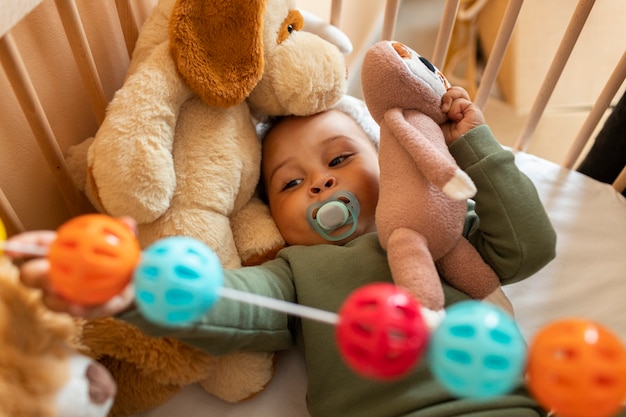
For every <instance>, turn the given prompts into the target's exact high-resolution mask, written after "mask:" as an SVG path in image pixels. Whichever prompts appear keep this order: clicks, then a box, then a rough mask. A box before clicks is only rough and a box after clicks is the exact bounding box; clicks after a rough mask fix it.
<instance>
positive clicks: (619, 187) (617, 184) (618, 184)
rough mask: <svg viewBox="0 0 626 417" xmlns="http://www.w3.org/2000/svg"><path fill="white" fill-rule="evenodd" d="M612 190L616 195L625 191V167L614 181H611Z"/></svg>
mask: <svg viewBox="0 0 626 417" xmlns="http://www.w3.org/2000/svg"><path fill="white" fill-rule="evenodd" d="M613 188H615V190H616V191H617V192H618V193H623V192H624V190H626V166H625V167H624V168H622V171H621V172H620V173H619V175H618V176H617V178H615V181H613Z"/></svg>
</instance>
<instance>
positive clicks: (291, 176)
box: [262, 110, 379, 245]
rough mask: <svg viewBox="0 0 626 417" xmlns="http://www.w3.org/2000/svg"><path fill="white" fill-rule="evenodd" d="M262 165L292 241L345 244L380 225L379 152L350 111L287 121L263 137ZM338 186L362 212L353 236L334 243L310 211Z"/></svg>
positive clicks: (273, 206)
mask: <svg viewBox="0 0 626 417" xmlns="http://www.w3.org/2000/svg"><path fill="white" fill-rule="evenodd" d="M262 170H263V177H264V181H265V188H266V191H267V196H268V199H269V205H270V211H271V213H272V217H273V218H274V221H275V222H276V225H277V226H278V229H279V230H280V233H281V234H282V236H283V238H284V239H285V241H286V242H287V243H288V244H289V245H315V244H320V243H338V244H343V243H346V241H348V240H352V239H354V238H355V237H357V236H360V235H362V234H365V233H369V232H373V231H375V230H376V226H375V223H374V214H375V211H376V203H377V201H378V185H379V168H378V154H377V151H376V148H375V147H374V145H373V144H372V142H371V141H370V139H369V138H368V137H367V135H366V134H365V132H364V131H363V130H362V129H361V127H360V126H359V125H358V124H357V123H356V122H355V121H354V120H353V119H352V118H350V117H349V116H347V115H345V114H344V113H342V112H340V111H336V110H331V111H327V112H324V113H319V114H316V115H313V116H308V117H298V118H292V119H287V120H284V121H282V122H281V123H280V124H279V125H278V126H276V127H275V128H274V129H273V130H272V131H271V132H270V133H269V134H268V136H267V137H266V138H265V141H264V142H263V166H262ZM337 191H350V192H351V193H353V194H354V195H355V196H356V198H357V200H358V201H359V204H360V207H361V213H360V215H359V219H358V226H357V229H356V230H355V232H354V233H353V234H352V235H351V236H350V237H349V238H346V239H345V240H342V241H339V242H329V241H327V240H326V239H324V238H323V237H322V236H320V235H319V234H318V233H317V232H316V231H315V230H313V229H312V228H311V226H309V224H308V222H307V219H306V210H307V208H308V207H309V206H310V205H311V204H313V203H316V202H320V201H324V200H326V199H327V198H329V197H330V196H331V195H332V194H334V193H335V192H337ZM350 227H351V226H350V225H346V226H343V227H342V228H340V229H338V230H337V231H336V234H337V235H339V234H341V233H343V232H344V231H346V230H348V229H349V228H350Z"/></svg>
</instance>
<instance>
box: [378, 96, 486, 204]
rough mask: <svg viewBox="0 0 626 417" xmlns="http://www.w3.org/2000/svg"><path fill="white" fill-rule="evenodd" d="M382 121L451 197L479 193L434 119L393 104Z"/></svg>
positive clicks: (464, 196) (418, 164)
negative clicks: (450, 151)
mask: <svg viewBox="0 0 626 417" xmlns="http://www.w3.org/2000/svg"><path fill="white" fill-rule="evenodd" d="M383 123H384V124H385V126H386V127H387V128H388V129H389V131H390V133H391V135H392V137H393V138H394V140H396V141H397V143H398V144H399V145H400V146H401V147H402V148H403V149H404V150H405V151H406V152H407V154H408V155H410V157H411V158H412V159H413V161H415V165H416V166H417V167H418V168H419V170H420V171H421V173H422V175H424V177H426V178H427V179H428V180H429V181H430V182H431V183H433V184H434V185H435V186H437V187H438V188H440V189H442V190H443V191H444V192H445V193H446V194H447V195H448V196H449V197H451V198H453V199H455V200H463V199H467V198H470V197H472V196H473V195H474V194H476V187H475V186H474V183H473V182H472V180H471V179H470V177H469V176H468V175H467V174H465V172H463V170H461V169H460V168H459V167H458V165H457V164H456V162H455V161H454V158H452V155H450V153H449V152H448V151H447V147H446V145H445V138H444V136H443V132H442V131H441V128H440V127H439V125H437V123H435V121H433V119H431V118H430V117H429V116H427V115H425V114H423V113H421V112H419V111H413V112H411V111H408V110H402V109H400V108H392V109H390V110H388V111H387V112H386V113H385V115H384V118H383Z"/></svg>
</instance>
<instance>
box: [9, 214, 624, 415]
mask: <svg viewBox="0 0 626 417" xmlns="http://www.w3.org/2000/svg"><path fill="white" fill-rule="evenodd" d="M5 240H6V230H5V228H4V225H3V224H2V222H1V221H0V242H3V243H4V241H5ZM3 247H4V246H3V245H0V249H1V248H3ZM11 248H12V250H16V251H19V252H23V253H30V252H31V251H32V255H34V256H41V255H42V254H43V253H45V252H43V253H42V252H41V249H42V248H35V247H32V246H29V245H21V246H19V247H18V245H17V244H16V246H11ZM47 256H48V259H49V261H50V283H51V285H52V287H53V289H54V290H55V291H57V292H58V293H59V294H60V295H62V296H63V297H65V298H67V299H68V300H70V301H73V302H76V303H79V304H83V305H95V304H101V303H103V302H106V301H108V300H109V299H110V298H112V297H113V296H115V295H116V294H118V293H119V292H121V291H122V290H123V289H124V288H125V287H126V285H128V283H129V281H130V280H131V278H134V284H135V289H136V301H137V306H138V308H139V310H140V311H141V312H142V314H143V315H144V316H146V318H147V319H148V320H150V321H153V322H155V323H157V324H161V325H165V326H173V327H176V326H185V325H190V324H192V323H193V322H195V321H197V320H199V319H200V318H201V317H202V316H203V315H204V314H206V312H207V310H209V309H210V308H211V307H212V306H213V305H214V303H215V302H216V301H217V300H218V299H219V298H220V297H226V298H230V299H233V300H238V301H240V302H246V303H251V304H256V305H259V306H263V307H267V308H271V309H275V310H277V311H282V312H285V313H288V314H293V315H299V316H301V317H305V318H310V319H313V320H318V321H324V322H327V323H329V324H332V325H336V326H337V328H336V338H337V345H338V348H339V351H340V353H341V354H342V356H343V358H344V360H345V361H346V363H347V364H348V366H349V367H351V368H352V369H353V370H354V371H355V372H356V373H358V374H360V375H361V376H364V377H366V378H371V379H377V380H392V379H395V378H399V377H402V376H403V375H405V374H406V373H407V372H409V371H410V369H411V368H412V367H413V366H414V365H415V364H416V362H417V361H419V360H420V358H421V357H422V356H423V353H424V352H425V350H426V349H428V359H429V366H430V369H431V371H432V373H433V374H434V376H435V377H436V378H437V379H438V380H439V382H440V383H441V384H442V385H443V386H444V387H445V388H447V389H448V390H449V391H450V392H451V393H452V394H453V395H456V396H459V397H467V398H472V399H476V400H484V399H489V398H492V397H496V396H499V395H503V394H506V393H507V392H510V391H511V390H513V389H514V388H515V387H516V386H517V384H518V383H519V382H521V380H522V375H523V373H524V371H525V370H526V377H527V385H528V388H529V390H530V392H531V394H532V395H533V396H534V397H535V398H536V400H537V402H538V403H539V404H540V405H541V406H542V407H544V408H546V409H548V410H550V411H552V412H553V413H554V414H555V415H556V416H558V417H610V416H613V415H616V414H617V413H618V412H619V411H620V410H621V409H622V406H623V404H624V400H625V399H626V348H625V347H624V345H623V344H622V343H621V341H620V340H619V339H618V337H616V336H615V335H614V334H612V333H611V332H609V331H608V330H606V329H605V328H603V327H602V326H600V325H598V324H596V323H593V322H591V321H588V320H583V319H566V320H561V321H558V322H554V323H552V324H550V325H548V326H546V327H544V328H543V329H541V330H540V331H539V332H538V333H537V335H536V336H535V338H534V340H533V341H532V343H531V346H530V349H529V352H528V356H527V354H526V348H525V342H524V339H523V337H522V335H521V333H520V331H519V329H518V327H517V325H516V324H515V321H514V320H513V318H512V317H510V316H509V315H508V314H506V313H504V312H503V311H502V310H500V309H499V308H497V307H495V306H493V305H490V304H486V303H481V302H478V301H465V302H460V303H457V304H455V305H453V306H452V307H449V308H448V309H447V313H446V316H445V318H444V319H443V321H441V323H440V324H439V325H438V327H437V328H436V329H435V330H434V331H433V333H432V334H431V335H430V336H429V326H428V324H427V323H426V321H425V320H424V317H423V316H422V312H421V310H420V306H419V304H418V303H417V301H416V300H415V299H413V298H412V297H411V296H410V295H409V294H408V293H406V292H404V291H403V290H401V289H399V288H397V287H395V286H394V285H392V284H390V283H375V284H369V285H365V286H363V287H361V288H358V289H357V290H355V291H354V292H353V293H352V294H350V295H349V296H348V298H347V299H346V301H345V302H344V304H343V305H342V306H341V309H340V311H339V313H338V314H335V313H331V312H326V311H322V310H318V309H315V308H312V307H308V306H302V305H299V304H294V303H289V302H286V301H281V300H275V299H271V298H268V297H264V296H261V295H256V294H250V293H247V292H243V291H239V290H236V289H233V288H224V287H223V286H222V284H223V270H222V266H221V263H220V261H219V259H218V257H217V255H216V254H215V253H214V252H213V251H212V250H211V249H210V248H209V247H208V246H206V245H205V244H204V243H202V242H200V241H198V240H196V239H192V238H188V237H172V238H166V239H162V240H159V241H157V242H156V243H154V244H153V245H152V246H150V247H149V248H147V249H146V250H145V251H144V252H143V254H141V252H140V247H139V244H138V242H137V240H136V238H135V236H134V234H133V232H132V231H131V230H130V229H129V228H128V226H127V225H125V224H124V223H123V222H121V221H119V220H117V219H113V218H111V217H108V216H105V215H100V214H89V215H84V216H79V217H76V218H74V219H72V220H70V221H68V222H67V223H65V224H64V225H62V226H61V227H60V228H59V230H58V233H57V238H56V240H55V241H54V242H53V243H52V244H51V246H50V248H49V250H48V254H47ZM133 272H134V273H133ZM431 326H432V324H431ZM527 357H528V364H527V367H526V368H525V365H526V358H527Z"/></svg>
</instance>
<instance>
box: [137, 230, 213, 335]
mask: <svg viewBox="0 0 626 417" xmlns="http://www.w3.org/2000/svg"><path fill="white" fill-rule="evenodd" d="M133 279H134V284H135V292H136V302H137V306H138V308H139V311H140V312H141V313H142V314H143V315H144V316H145V317H146V319H148V320H150V321H152V322H154V323H157V324H160V325H163V326H170V327H176V326H185V325H188V324H190V323H192V322H194V321H196V320H198V319H199V318H200V317H202V316H203V315H204V314H205V313H206V311H207V310H208V309H209V308H210V307H211V306H212V305H213V304H214V303H215V302H216V301H217V300H218V299H219V290H220V288H221V287H222V283H223V281H224V271H223V269H222V265H221V263H220V261H219V258H218V257H217V255H216V254H215V252H213V250H211V249H210V248H209V247H208V246H207V245H205V244H204V243H202V242H200V241H199V240H196V239H193V238H190V237H181V236H177V237H169V238H165V239H161V240H159V241H157V242H155V243H154V244H153V245H151V246H150V247H148V248H147V249H146V250H145V251H144V252H143V253H142V256H141V260H140V262H139V264H138V265H137V268H136V269H135V274H134V277H133Z"/></svg>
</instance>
